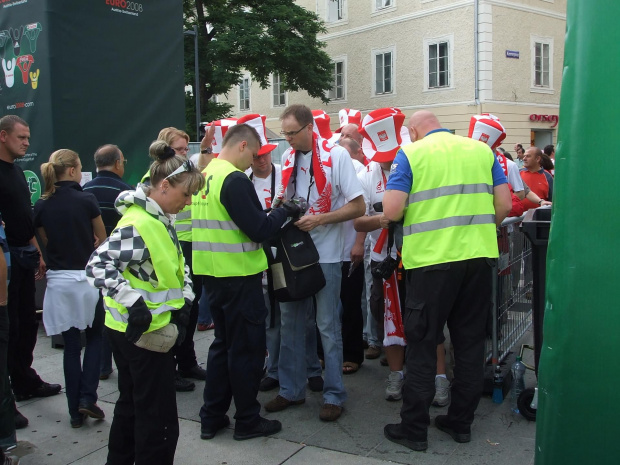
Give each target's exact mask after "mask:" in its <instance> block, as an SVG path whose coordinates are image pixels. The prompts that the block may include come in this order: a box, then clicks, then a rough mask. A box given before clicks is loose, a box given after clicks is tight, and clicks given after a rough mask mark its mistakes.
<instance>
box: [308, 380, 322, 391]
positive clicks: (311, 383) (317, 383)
mask: <svg viewBox="0 0 620 465" xmlns="http://www.w3.org/2000/svg"><path fill="white" fill-rule="evenodd" d="M308 387H309V388H310V390H311V391H312V392H321V391H322V390H323V378H322V377H320V376H311V377H310V378H308Z"/></svg>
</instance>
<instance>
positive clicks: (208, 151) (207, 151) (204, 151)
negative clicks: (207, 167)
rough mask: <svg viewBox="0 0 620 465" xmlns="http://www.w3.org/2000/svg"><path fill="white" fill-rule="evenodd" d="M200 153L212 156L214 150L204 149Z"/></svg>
mask: <svg viewBox="0 0 620 465" xmlns="http://www.w3.org/2000/svg"><path fill="white" fill-rule="evenodd" d="M200 153H207V154H212V153H213V149H212V148H211V147H209V148H207V149H202V150H200Z"/></svg>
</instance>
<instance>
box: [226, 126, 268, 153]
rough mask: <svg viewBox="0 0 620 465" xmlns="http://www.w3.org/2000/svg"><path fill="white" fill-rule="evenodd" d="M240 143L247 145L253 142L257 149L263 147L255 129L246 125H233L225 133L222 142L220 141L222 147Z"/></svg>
mask: <svg viewBox="0 0 620 465" xmlns="http://www.w3.org/2000/svg"><path fill="white" fill-rule="evenodd" d="M241 141H246V142H248V143H250V142H254V143H257V144H258V146H259V147H261V146H262V145H263V144H262V142H261V140H260V136H259V135H258V132H256V129H254V128H253V127H252V126H248V125H247V124H235V125H234V126H231V127H230V128H228V131H226V135H225V136H224V140H222V147H226V146H228V145H231V144H238V143H239V142H241Z"/></svg>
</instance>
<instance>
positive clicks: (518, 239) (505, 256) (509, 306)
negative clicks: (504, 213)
mask: <svg viewBox="0 0 620 465" xmlns="http://www.w3.org/2000/svg"><path fill="white" fill-rule="evenodd" d="M524 216H525V215H524ZM522 220H523V216H521V217H516V218H507V219H506V220H504V221H503V222H502V225H501V227H500V229H499V233H498V237H497V242H498V246H499V260H498V261H497V266H496V268H497V269H496V272H495V273H494V276H496V279H495V280H494V282H493V288H494V292H493V298H494V302H493V304H494V305H493V307H494V308H493V317H492V320H493V321H492V326H493V331H492V337H491V339H490V340H487V345H486V355H485V362H486V363H489V362H490V363H491V364H492V365H493V366H494V367H496V366H499V365H500V364H501V363H502V362H503V361H504V359H505V358H506V357H507V356H508V355H509V354H510V352H511V349H512V348H513V347H514V346H515V345H516V344H517V343H518V342H519V341H520V340H521V338H522V337H523V335H524V334H525V333H526V331H527V330H528V329H529V328H530V326H531V325H532V297H533V296H532V289H533V273H532V247H531V244H530V242H529V241H528V240H527V238H526V237H525V235H524V234H523V233H522V232H521V231H520V225H521V221H522Z"/></svg>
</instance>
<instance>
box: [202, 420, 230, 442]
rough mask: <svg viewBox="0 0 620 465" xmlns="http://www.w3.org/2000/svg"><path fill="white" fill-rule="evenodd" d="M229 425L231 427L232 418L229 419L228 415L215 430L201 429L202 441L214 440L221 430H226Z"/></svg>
mask: <svg viewBox="0 0 620 465" xmlns="http://www.w3.org/2000/svg"><path fill="white" fill-rule="evenodd" d="M228 425H230V418H228V415H224V418H222V420H221V421H220V423H219V424H217V425H216V426H215V427H214V428H205V427H201V428H200V439H213V438H214V437H215V435H216V434H217V432H218V431H219V430H221V429H224V428H226V427H227V426H228Z"/></svg>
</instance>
